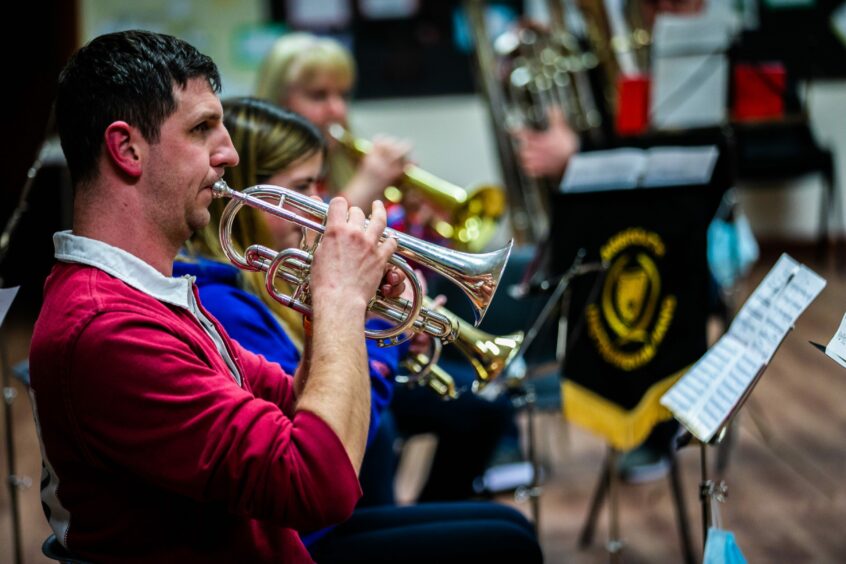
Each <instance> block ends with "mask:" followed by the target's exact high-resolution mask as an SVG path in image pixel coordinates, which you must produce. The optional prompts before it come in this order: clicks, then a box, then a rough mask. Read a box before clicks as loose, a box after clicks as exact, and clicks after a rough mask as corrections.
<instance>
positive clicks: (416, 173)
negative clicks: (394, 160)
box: [329, 123, 505, 252]
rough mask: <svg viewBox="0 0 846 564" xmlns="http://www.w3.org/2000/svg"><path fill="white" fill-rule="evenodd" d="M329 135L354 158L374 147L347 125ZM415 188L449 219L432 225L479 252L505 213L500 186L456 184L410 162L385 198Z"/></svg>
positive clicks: (337, 126) (461, 245) (460, 245)
mask: <svg viewBox="0 0 846 564" xmlns="http://www.w3.org/2000/svg"><path fill="white" fill-rule="evenodd" d="M329 134H330V135H331V136H332V137H333V138H334V139H335V140H336V141H338V142H339V143H340V144H341V146H342V147H344V149H346V150H347V152H348V153H349V154H350V155H351V156H352V157H353V158H354V159H361V158H363V157H364V156H365V155H366V154H367V153H369V152H370V150H371V143H370V142H369V141H367V140H366V139H361V138H357V137H354V136H353V135H352V134H351V133H350V132H349V131H347V130H346V129H345V128H344V126H342V125H340V124H337V123H335V124H332V125H331V126H330V127H329ZM407 191H413V192H416V193H417V194H419V195H420V196H421V197H422V198H423V199H424V200H425V201H426V202H428V203H429V204H431V205H433V206H434V207H435V208H437V209H438V210H441V211H443V212H446V213H447V214H448V218H447V219H445V220H444V219H440V220H435V221H434V223H433V224H432V228H433V229H434V230H435V231H436V232H437V233H438V234H439V235H441V237H443V238H445V239H448V240H449V241H451V242H452V243H453V244H454V245H455V246H456V247H458V248H461V249H467V250H470V251H474V252H477V251H479V250H481V249H483V248H484V246H485V245H486V244H487V242H488V241H490V239H491V237H492V236H493V235H494V233H495V232H496V229H497V220H498V219H499V217H500V216H501V215H502V214H503V213H504V212H505V194H504V193H503V191H502V188H500V187H499V186H494V185H488V184H483V185H481V186H476V187H475V188H472V189H464V188H462V187H460V186H456V185H455V184H452V183H450V182H447V181H446V180H443V179H442V178H438V177H437V176H435V175H434V174H432V173H430V172H427V171H425V170H423V169H421V168H420V167H417V166H414V165H409V166H407V167H406V168H405V172H404V173H403V175H402V176H401V177H400V180H399V182H398V183H397V186H396V187H394V186H389V187H388V188H387V189H386V190H385V198H386V199H387V200H388V201H390V202H394V203H398V202H400V201H402V195H403V193H405V192H407Z"/></svg>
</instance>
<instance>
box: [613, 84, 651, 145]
mask: <svg viewBox="0 0 846 564" xmlns="http://www.w3.org/2000/svg"><path fill="white" fill-rule="evenodd" d="M649 83H650V80H649V76H647V75H630V76H621V77H620V78H619V79H618V81H617V95H618V99H617V123H616V126H617V133H618V134H619V135H640V134H641V133H644V132H645V131H646V129H647V128H648V127H649Z"/></svg>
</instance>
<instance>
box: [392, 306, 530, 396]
mask: <svg viewBox="0 0 846 564" xmlns="http://www.w3.org/2000/svg"><path fill="white" fill-rule="evenodd" d="M424 306H425V307H426V308H427V309H429V310H432V311H437V312H438V313H440V314H442V315H443V316H445V317H446V318H447V319H449V320H450V321H451V322H452V323H453V324H454V326H455V327H456V328H457V329H456V336H455V340H453V341H452V344H454V345H455V346H456V348H457V349H458V350H459V352H461V354H462V355H464V357H465V358H467V360H468V361H470V364H471V366H473V370H474V371H475V372H476V379H475V381H474V382H473V386H472V388H471V389H472V391H473V392H480V391H481V390H482V389H483V388H484V387H485V386H486V385H488V384H490V383H491V382H493V381H494V380H496V379H497V378H498V377H499V376H500V374H502V372H503V370H505V368H506V367H507V366H508V364H509V363H510V362H511V361H512V360H513V359H514V357H515V356H517V353H518V352H519V350H520V346H521V345H522V344H523V338H524V337H525V335H524V333H523V332H522V331H517V332H516V333H511V334H510V335H502V336H499V337H497V336H496V335H491V334H490V333H486V332H485V331H482V330H481V329H476V328H475V327H472V326H470V325H469V324H468V323H467V322H465V321H463V320H462V319H461V318H459V317H458V316H456V315H455V314H454V313H452V312H451V311H449V310H447V309H446V308H435V307H434V304H433V302H432V300H431V299H429V298H426V299H425V301H424ZM433 347H434V349H433V351H432V353H431V356H430V355H426V354H416V355H409V357H408V358H406V360H405V361H404V362H403V366H404V367H405V369H406V370H408V372H409V375H408V376H407V377H405V378H404V379H398V381H399V382H401V383H409V384H412V383H417V384H419V385H421V386H426V387H428V388H430V389H432V390H434V391H435V392H436V393H437V394H438V395H440V396H441V397H444V398H447V399H455V398H457V397H458V394H459V393H460V390H458V389H456V387H455V382H454V380H453V378H452V376H450V375H449V373H447V372H446V371H445V370H444V369H443V368H441V367H440V366H438V364H437V363H438V360H439V359H440V356H441V349H442V346H441V342H440V341H437V340H435V341H433Z"/></svg>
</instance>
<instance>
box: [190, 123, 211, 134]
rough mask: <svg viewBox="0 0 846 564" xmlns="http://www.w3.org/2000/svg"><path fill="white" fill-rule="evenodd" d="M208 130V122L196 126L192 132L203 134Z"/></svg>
mask: <svg viewBox="0 0 846 564" xmlns="http://www.w3.org/2000/svg"><path fill="white" fill-rule="evenodd" d="M208 130H209V124H208V122H205V121H204V122H202V123H198V124H197V125H195V126H194V128H193V129H192V130H191V131H196V132H198V133H202V132H204V131H208Z"/></svg>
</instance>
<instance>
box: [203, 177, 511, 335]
mask: <svg viewBox="0 0 846 564" xmlns="http://www.w3.org/2000/svg"><path fill="white" fill-rule="evenodd" d="M212 188H213V192H214V195H215V197H227V198H231V199H232V201H231V202H230V203H229V204H228V205H227V206H226V208H225V209H224V211H223V215H222V216H221V221H220V233H219V235H220V244H221V247H222V248H223V251H224V252H225V253H226V256H227V257H228V258H229V260H230V261H232V263H233V264H234V265H235V266H237V267H239V268H241V269H244V270H252V271H258V270H261V271H264V272H265V273H266V278H265V279H266V286H267V290H268V292H270V294H271V295H272V296H273V298H274V299H275V300H277V301H278V302H280V303H281V304H283V305H286V306H288V307H291V308H293V309H295V310H296V311H298V312H300V313H302V314H303V315H306V316H311V312H312V311H311V304H310V302H309V298H308V294H307V292H306V291H305V288H306V286H307V282H308V277H309V273H310V269H311V261H312V254H311V253H309V252H308V251H305V250H302V249H283V250H281V251H275V250H272V249H269V248H267V247H264V246H262V245H250V246H249V247H248V248H247V249H245V250H244V252H243V254H242V253H240V252H239V251H238V250H237V249H235V248H234V246H233V244H232V224H233V220H234V218H235V215H236V214H237V213H238V210H240V209H241V207H242V206H244V205H246V206H249V207H252V208H255V209H258V210H261V211H264V212H266V213H269V214H271V215H274V216H276V217H280V218H282V219H285V220H288V221H292V222H294V223H296V224H297V225H299V226H300V227H302V228H304V229H310V230H312V231H314V232H315V233H317V234H318V235H321V234H323V232H324V231H325V222H326V216H327V210H328V207H329V206H328V205H327V204H325V203H323V202H319V201H316V200H313V199H311V198H309V197H307V196H303V195H302V194H299V193H297V192H294V191H292V190H288V189H287V188H282V187H280V186H271V185H258V186H253V187H251V188H247V189H245V190H244V191H242V192H241V191H238V190H233V189H232V188H230V187H229V186H228V185H227V184H226V182H224V181H223V180H218V181H217V182H215V183H214V185H213V186H212ZM286 208H287V209H286ZM298 212H299V213H298ZM301 214H302V215H301ZM310 218H315V219H310ZM382 237H383V238H386V237H391V238H394V239H396V240H397V252H396V253H395V254H394V256H393V257H391V259H390V261H389V262H390V263H391V264H393V265H395V266H396V267H397V268H399V269H400V270H402V271H403V272H404V273H405V275H406V277H407V278H408V281H409V283H410V284H411V287H412V290H413V294H414V297H413V298H412V300H411V301H409V300H404V299H401V298H390V299H389V298H384V297H382V296H381V295H379V294H378V293H377V295H376V297H375V298H374V299H373V300H372V301H371V304H370V311H371V312H372V313H374V314H376V315H378V316H380V317H382V318H385V319H387V320H389V321H393V322H395V323H397V325H396V326H394V327H391V328H389V329H385V330H381V331H366V332H365V335H366V336H367V337H368V338H371V339H377V340H378V341H379V343H380V344H381V345H393V344H398V343H400V342H402V341H404V340H406V339H407V338H408V331H416V332H425V333H428V334H430V335H432V336H434V337H438V338H440V339H442V340H444V341H452V340H454V339H455V337H456V334H457V327H456V323H455V322H454V320H451V319H449V318H447V317H446V316H444V315H441V314H440V313H438V312H435V311H431V310H428V309H426V308H424V307H423V298H424V296H423V291H422V288H421V286H420V282H419V280H417V277H416V275H415V274H414V271H413V270H412V269H411V267H410V266H408V263H407V262H406V261H405V260H404V259H403V257H405V258H407V259H410V260H413V261H415V262H417V263H419V264H422V265H425V266H427V267H429V268H431V269H432V270H434V271H435V272H437V273H438V274H440V275H442V276H445V277H446V278H447V279H449V280H450V281H452V282H453V283H454V284H456V285H457V286H458V287H459V288H461V290H462V291H463V292H464V294H465V295H466V296H467V297H468V298H469V299H470V301H471V303H472V304H473V312H474V314H475V325H479V323H480V322H481V321H482V318H484V316H485V312H486V311H487V309H488V306H489V305H490V303H491V300H492V299H493V296H494V293H495V292H496V288H497V285H498V284H499V279H500V277H501V276H502V272H503V270H504V269H505V265H506V263H507V262H508V256H509V255H510V253H511V245H512V243H511V242H509V243H508V245H506V246H505V247H503V248H502V249H499V250H498V251H494V252H490V253H481V254H474V253H463V252H459V251H455V250H452V249H447V248H445V247H441V246H440V245H435V244H434V243H429V242H427V241H423V240H421V239H417V238H415V237H411V236H410V235H406V234H405V233H400V232H399V231H395V230H394V229H391V228H386V229H385V231H384V233H383V235H382ZM276 278H281V279H283V280H285V281H286V282H288V283H289V284H291V285H292V286H293V288H294V290H293V291H292V292H291V294H290V295H288V294H284V293H281V292H279V291H278V290H276V287H275V286H274V283H275V280H276Z"/></svg>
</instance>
